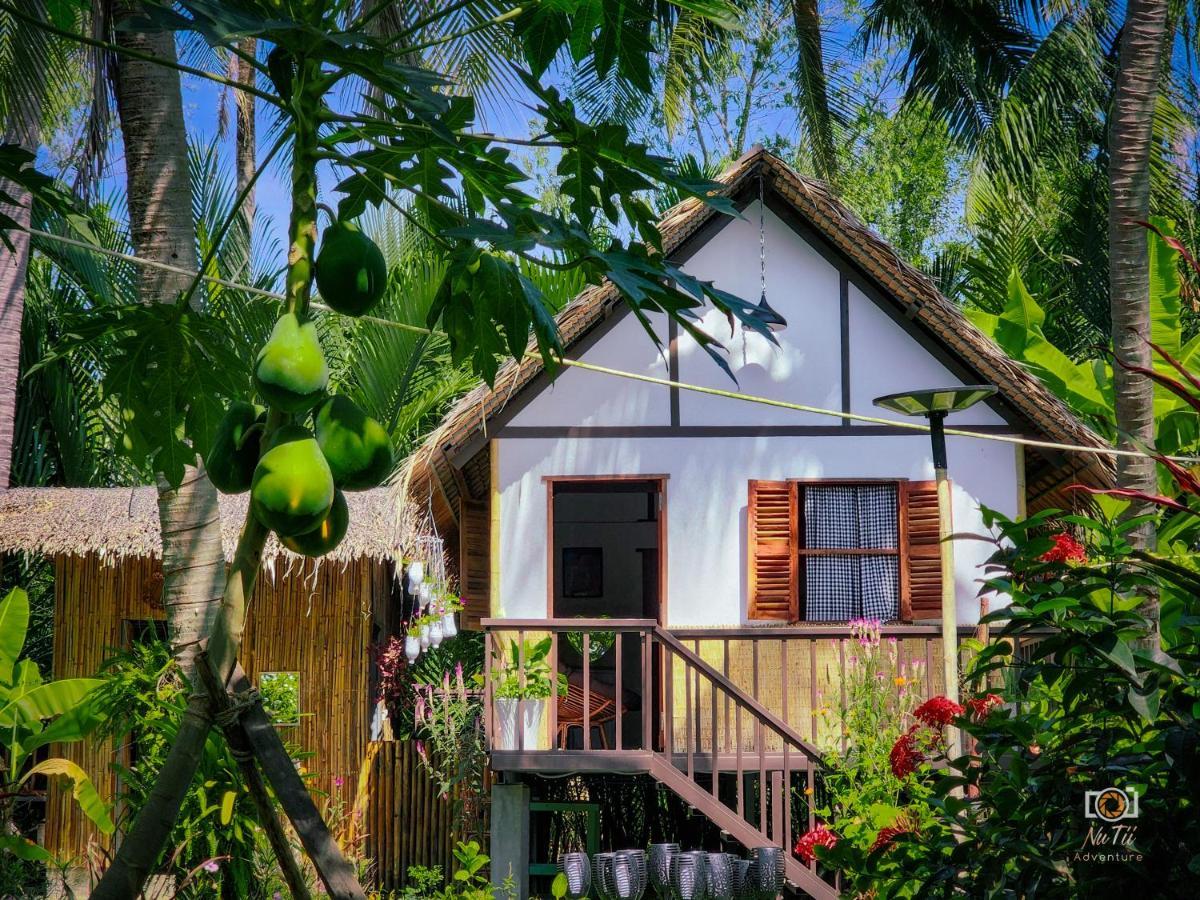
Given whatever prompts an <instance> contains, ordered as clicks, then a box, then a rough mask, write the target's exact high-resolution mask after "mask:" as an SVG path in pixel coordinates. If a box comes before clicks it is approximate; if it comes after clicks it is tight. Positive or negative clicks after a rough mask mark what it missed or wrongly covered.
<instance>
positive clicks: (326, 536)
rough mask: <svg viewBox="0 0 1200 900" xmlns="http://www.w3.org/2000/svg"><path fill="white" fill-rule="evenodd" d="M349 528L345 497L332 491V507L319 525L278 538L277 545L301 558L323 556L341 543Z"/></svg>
mask: <svg viewBox="0 0 1200 900" xmlns="http://www.w3.org/2000/svg"><path fill="white" fill-rule="evenodd" d="M349 526H350V510H349V509H348V508H347V506H346V495H345V494H343V493H342V492H341V491H334V492H333V506H331V507H330V508H329V513H328V515H326V516H325V518H324V519H322V520H321V524H320V525H318V526H317V527H316V528H314V529H313V530H312V531H306V532H304V534H297V535H294V536H292V537H285V538H280V539H279V543H281V544H283V546H285V547H287V548H288V549H289V550H291V551H292V552H293V553H299V554H300V555H301V556H312V557H317V556H324V555H325V554H326V553H328V552H329V551H330V550H332V549H333V548H334V547H336V546H337V545H338V544H340V543H341V542H342V538H344V537H345V536H346V529H347V528H348V527H349Z"/></svg>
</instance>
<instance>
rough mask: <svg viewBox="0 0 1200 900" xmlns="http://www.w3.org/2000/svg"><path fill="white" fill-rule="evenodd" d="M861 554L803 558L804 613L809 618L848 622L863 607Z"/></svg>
mask: <svg viewBox="0 0 1200 900" xmlns="http://www.w3.org/2000/svg"><path fill="white" fill-rule="evenodd" d="M861 562H862V557H858V556H810V557H808V558H806V559H805V560H804V572H805V576H806V577H805V582H804V583H805V602H804V617H805V618H806V619H808V620H809V621H810V622H845V621H848V620H849V619H855V618H858V615H859V610H860V609H862V601H861V599H860V598H861V594H860V591H859V582H860V580H861V579H860V575H859V573H860V572H861V571H862V567H861V565H860V563H861Z"/></svg>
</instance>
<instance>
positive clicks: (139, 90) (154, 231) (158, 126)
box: [114, 0, 225, 680]
mask: <svg viewBox="0 0 1200 900" xmlns="http://www.w3.org/2000/svg"><path fill="white" fill-rule="evenodd" d="M136 8H137V6H136V4H134V3H132V2H130V0H121V2H119V3H117V4H116V8H115V10H114V22H115V24H117V25H119V24H120V22H121V20H122V19H124V18H127V17H128V16H129V15H130V14H131V13H132V12H133V11H135V10H136ZM114 39H115V41H116V42H117V43H118V44H120V45H122V46H125V47H129V48H131V49H134V50H138V51H141V52H143V53H150V54H153V55H154V56H156V57H159V58H162V59H166V60H170V61H174V60H175V58H176V56H175V39H174V36H173V35H172V34H171V33H170V32H154V33H139V32H133V31H128V30H123V29H120V28H117V29H116V31H115V38H114ZM115 82H116V83H115V84H114V94H115V95H116V100H117V113H118V115H119V116H120V122H121V132H122V134H123V136H124V142H125V171H126V177H127V181H128V193H127V196H128V198H129V199H128V203H129V230H130V235H131V237H132V239H133V245H134V248H135V249H136V251H137V254H138V255H139V256H141V257H143V258H145V259H152V260H156V261H158V262H164V263H170V264H171V265H174V266H178V267H181V268H184V269H189V270H194V269H197V268H198V267H199V261H198V260H197V257H196V231H195V224H194V222H193V218H192V197H191V185H190V182H189V178H188V152H187V132H186V130H185V127H184V120H183V100H182V97H181V94H180V85H179V73H178V72H177V71H175V70H174V69H170V68H167V67H165V66H160V65H156V64H154V63H151V62H144V61H142V60H138V59H132V58H130V57H127V56H120V57H119V58H118V61H117V66H116V78H115ZM139 278H140V282H139V296H140V298H141V300H142V302H144V303H169V302H174V301H175V299H176V298H177V297H178V296H179V293H180V291H182V290H184V289H186V288H187V286H188V283H189V279H188V278H187V277H186V276H181V275H177V274H175V273H173V272H167V271H162V270H159V269H150V268H142V269H141V270H140V272H139ZM158 487H159V493H158V512H159V523H160V526H161V529H162V551H163V552H162V567H163V605H164V607H165V608H166V611H167V623H168V628H169V631H170V636H171V643H172V646H173V649H174V653H175V657H176V659H178V660H179V663H180V666H181V667H182V669H183V672H184V674H185V675H186V676H187V677H188V679H189V680H191V679H192V676H193V674H194V672H193V658H194V657H195V654H196V647H197V644H198V642H199V641H200V640H202V639H203V638H204V637H206V636H207V634H208V631H209V628H210V626H211V624H212V620H213V617H214V616H215V614H216V610H217V605H218V604H219V603H220V599H221V588H222V585H223V584H224V581H225V557H224V554H223V553H222V550H221V523H220V515H219V512H218V508H217V492H216V490H215V489H214V488H213V486H212V483H211V482H210V481H209V480H208V476H207V475H205V473H204V469H203V466H202V465H201V464H200V463H199V461H197V464H196V465H195V466H194V467H189V468H188V469H187V470H186V471H185V473H184V477H183V481H182V482H181V483H180V485H179V486H178V487H172V486H170V485H168V484H167V483H166V482H165V481H163V480H162V479H161V478H160V479H159V485H158Z"/></svg>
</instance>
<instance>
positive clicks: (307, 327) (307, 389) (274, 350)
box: [254, 313, 329, 413]
mask: <svg viewBox="0 0 1200 900" xmlns="http://www.w3.org/2000/svg"><path fill="white" fill-rule="evenodd" d="M328 383H329V366H327V365H326V364H325V354H324V353H322V352H321V342H320V341H319V340H317V327H316V325H314V324H313V323H312V322H303V323H302V322H301V321H300V319H299V318H298V317H297V316H296V314H295V313H284V315H282V316H280V317H279V321H278V322H276V323H275V327H274V328H273V329H272V330H271V337H270V338H269V339H268V340H267V342H266V343H265V344H263V348H262V349H261V350H259V351H258V359H256V360H255V361H254V386H255V387H257V388H258V391H259V393H261V394H262V395H263V397H265V398H266V400H267V402H268V403H270V404H271V405H272V406H275V407H277V408H278V409H281V410H283V411H284V412H290V413H301V412H305V411H306V410H309V409H312V408H313V406H315V405H316V403H317V401H318V400H320V399H321V398H322V397H323V396H324V395H325V385H326V384H328Z"/></svg>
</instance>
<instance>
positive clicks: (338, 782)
mask: <svg viewBox="0 0 1200 900" xmlns="http://www.w3.org/2000/svg"><path fill="white" fill-rule="evenodd" d="M345 783H346V779H345V778H343V777H342V776H341V775H338V776H337V777H335V778H334V779H333V786H334V787H338V788H340V787H341V786H342V785H343V784H345Z"/></svg>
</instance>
